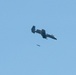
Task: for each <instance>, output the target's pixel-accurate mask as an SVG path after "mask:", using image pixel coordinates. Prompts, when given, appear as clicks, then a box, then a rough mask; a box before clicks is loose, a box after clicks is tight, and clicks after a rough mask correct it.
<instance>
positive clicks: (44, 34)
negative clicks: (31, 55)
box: [31, 26, 57, 40]
mask: <svg viewBox="0 0 76 75" xmlns="http://www.w3.org/2000/svg"><path fill="white" fill-rule="evenodd" d="M31 31H32V33H35V32H36V33H39V34H41V36H42V37H43V38H44V39H47V37H49V38H52V39H54V40H57V38H55V37H54V35H50V34H46V31H45V30H44V29H42V30H39V29H37V30H36V29H35V26H32V28H31Z"/></svg>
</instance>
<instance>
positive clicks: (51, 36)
mask: <svg viewBox="0 0 76 75" xmlns="http://www.w3.org/2000/svg"><path fill="white" fill-rule="evenodd" d="M46 36H47V37H49V38H52V39H54V40H57V38H55V37H54V35H50V34H47V35H46Z"/></svg>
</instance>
